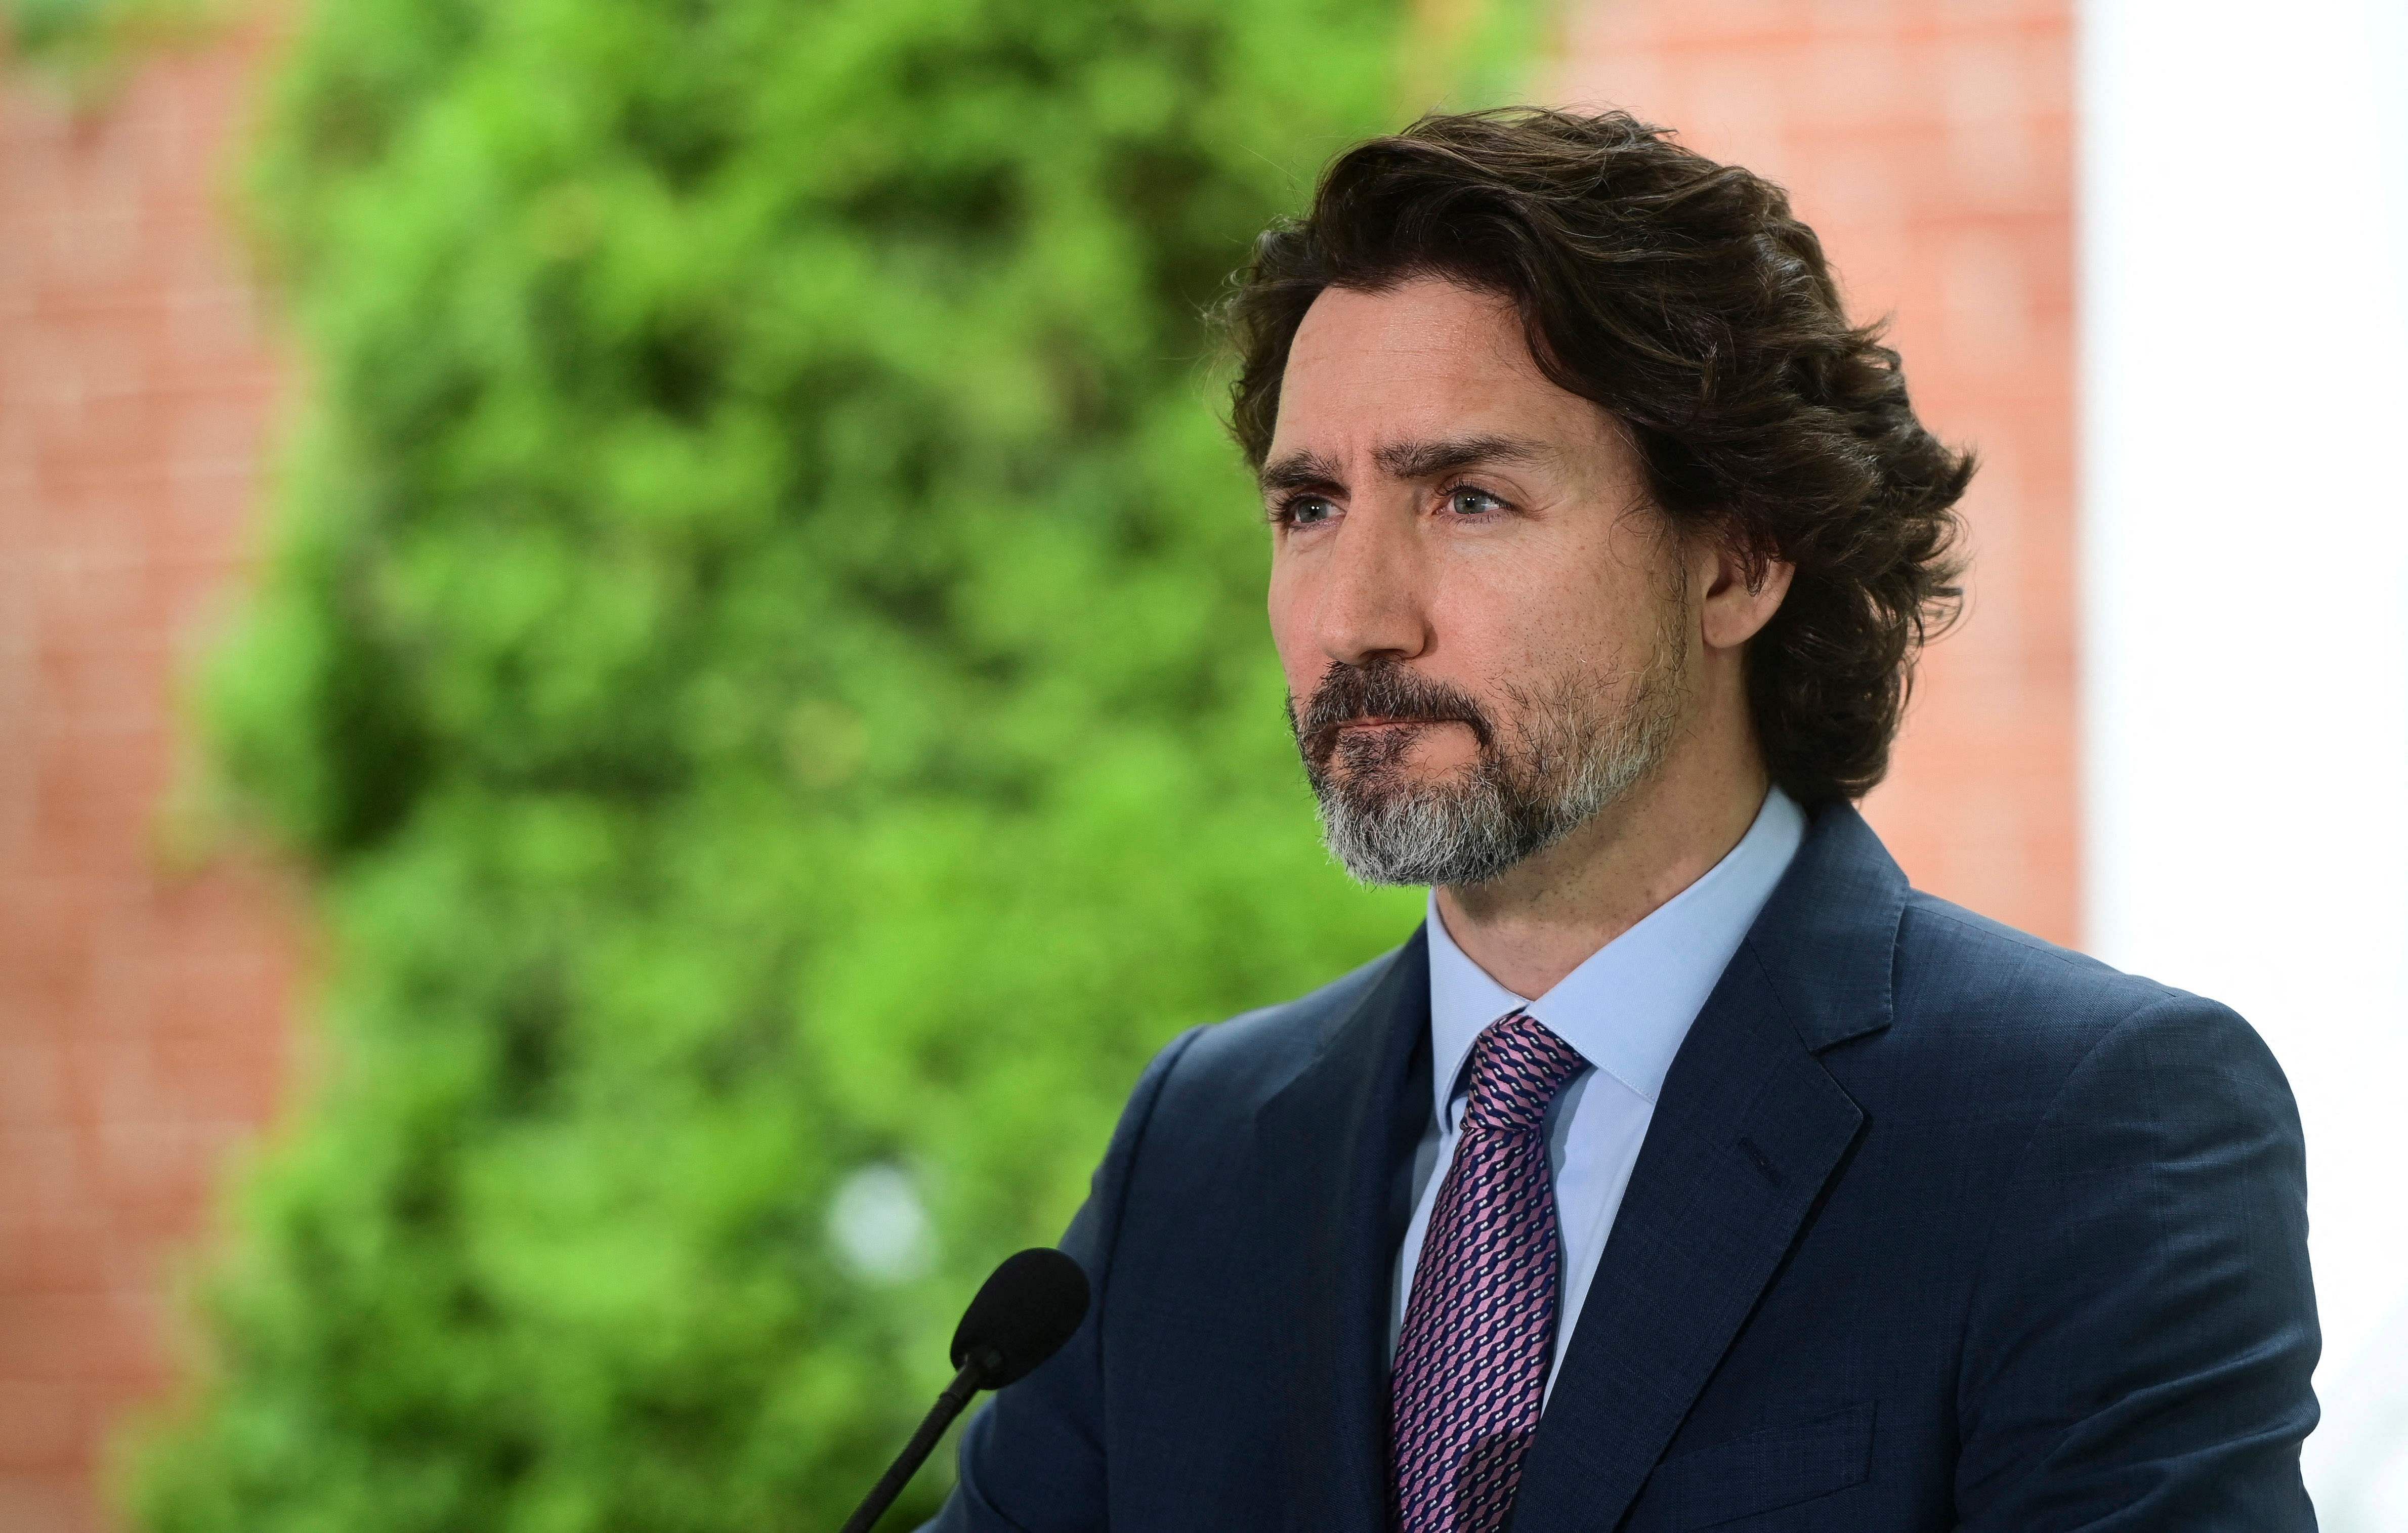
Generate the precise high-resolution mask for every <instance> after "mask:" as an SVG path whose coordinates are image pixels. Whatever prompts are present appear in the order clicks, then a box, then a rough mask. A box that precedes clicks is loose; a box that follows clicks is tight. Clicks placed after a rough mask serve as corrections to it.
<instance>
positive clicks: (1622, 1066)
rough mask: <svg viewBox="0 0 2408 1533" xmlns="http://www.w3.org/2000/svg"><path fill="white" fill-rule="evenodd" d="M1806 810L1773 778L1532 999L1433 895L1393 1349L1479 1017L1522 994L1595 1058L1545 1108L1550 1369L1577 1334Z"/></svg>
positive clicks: (1483, 1021) (1448, 1159)
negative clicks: (1422, 1098)
mask: <svg viewBox="0 0 2408 1533" xmlns="http://www.w3.org/2000/svg"><path fill="white" fill-rule="evenodd" d="M1805 834H1806V816H1805V813H1804V812H1803V811H1802V810H1800V809H1799V807H1798V805H1797V804H1796V803H1795V802H1794V801H1793V800H1791V798H1790V797H1789V795H1786V794H1785V793H1783V792H1782V791H1781V790H1780V789H1779V788H1774V789H1773V790H1771V792H1770V793H1768V794H1767V795H1765V799H1764V807H1763V808H1762V809H1758V810H1757V811H1756V822H1755V824H1751V825H1750V826H1749V827H1748V831H1747V834H1746V835H1745V836H1743V837H1742V838H1740V842H1739V844H1738V845H1737V846H1735V847H1733V848H1731V849H1730V851H1729V852H1727V853H1726V854H1725V855H1724V857H1723V860H1722V861H1720V862H1718V863H1716V864H1714V866H1713V867H1711V868H1708V869H1707V870H1706V872H1705V874H1704V875H1703V876H1702V877H1700V878H1699V880H1698V881H1697V882H1695V883H1692V884H1690V885H1689V886H1688V887H1687V888H1686V889H1684V890H1682V891H1681V892H1680V893H1679V894H1677V895H1673V896H1672V897H1671V898H1670V899H1669V900H1666V901H1665V902H1664V903H1663V904H1662V905H1660V906H1658V907H1656V910H1653V911H1651V912H1650V913H1649V914H1648V916H1647V918H1646V919H1645V920H1643V921H1641V922H1640V923H1639V924H1637V925H1635V926H1632V927H1631V928H1630V929H1629V930H1628V931H1626V932H1624V933H1623V934H1622V935H1621V936H1619V937H1617V938H1614V939H1613V941H1611V942H1608V943H1607V944H1606V945H1605V946H1603V947H1601V948H1599V949H1598V950H1597V951H1596V952H1595V953H1591V954H1589V955H1588V957H1587V958H1585V959H1584V960H1583V961H1582V963H1581V965H1580V967H1578V968H1575V969H1573V970H1572V971H1571V972H1570V974H1567V975H1565V976H1564V977H1563V979H1562V980H1561V981H1558V982H1557V983H1556V985H1555V988H1554V989H1552V990H1550V991H1548V992H1547V993H1546V994H1545V995H1543V996H1539V997H1538V998H1537V999H1535V1000H1529V999H1526V998H1525V997H1523V996H1516V995H1515V994H1513V993H1512V991H1510V990H1508V989H1506V988H1505V987H1504V986H1503V985H1501V984H1498V982H1497V981H1495V980H1493V979H1490V978H1489V977H1488V974H1487V971H1485V970H1484V969H1483V968H1482V967H1480V966H1479V965H1478V964H1475V963H1473V962H1472V961H1471V960H1470V959H1469V957H1467V956H1465V954H1464V952H1463V950H1462V949H1461V948H1458V947H1456V946H1455V938H1453V937H1451V936H1449V935H1448V934H1447V929H1446V922H1445V921H1444V920H1443V919H1441V917H1440V915H1439V910H1438V895H1437V893H1436V891H1432V892H1431V895H1430V901H1429V915H1428V918H1427V919H1428V924H1429V970H1430V1060H1431V1063H1432V1065H1433V1068H1432V1070H1431V1072H1430V1080H1431V1085H1432V1088H1433V1090H1432V1095H1433V1096H1434V1098H1435V1100H1433V1102H1432V1103H1431V1115H1430V1121H1429V1124H1428V1126H1427V1127H1426V1128H1425V1129H1424V1130H1423V1131H1422V1139H1421V1144H1420V1147H1419V1148H1418V1150H1417V1151H1416V1152H1415V1153H1414V1157H1413V1217H1412V1223H1411V1224H1410V1225H1406V1227H1405V1239H1404V1244H1403V1245H1402V1246H1401V1247H1399V1248H1398V1253H1397V1270H1396V1279H1395V1289H1396V1293H1395V1304H1394V1306H1393V1308H1392V1309H1391V1311H1390V1313H1389V1327H1388V1349H1389V1354H1390V1355H1391V1356H1393V1355H1394V1354H1395V1352H1396V1340H1397V1334H1398V1331H1399V1330H1400V1329H1401V1328H1402V1327H1403V1325H1404V1319H1405V1303H1406V1301H1407V1299H1408V1298H1410V1297H1411V1296H1412V1274H1413V1268H1414V1266H1415V1264H1416V1263H1418V1262H1419V1261H1420V1260H1421V1252H1422V1242H1423V1240H1424V1239H1425V1238H1426V1236H1427V1234H1428V1230H1429V1217H1430V1206H1431V1205H1432V1204H1434V1203H1435V1202H1437V1201H1438V1190H1439V1186H1440V1183H1441V1182H1443V1181H1444V1180H1445V1175H1444V1173H1445V1169H1446V1168H1447V1167H1448V1166H1449V1165H1451V1164H1453V1162H1454V1159H1455V1141H1456V1140H1457V1139H1458V1138H1459V1137H1460V1125H1461V1120H1462V1115H1463V1105H1464V1099H1465V1096H1466V1093H1467V1092H1468V1091H1469V1079H1468V1077H1467V1075H1466V1072H1465V1069H1464V1067H1465V1066H1466V1065H1467V1064H1468V1063H1469V1060H1470V1056H1471V1045H1472V1041H1473V1040H1474V1039H1477V1038H1479V1036H1480V1034H1481V1031H1482V1029H1484V1028H1485V1027H1486V1026H1487V1025H1488V1024H1490V1023H1492V1022H1495V1021H1496V1020H1497V1019H1498V1018H1499V1017H1501V1016H1503V1015H1505V1014H1506V1013H1507V1012H1509V1011H1512V1010H1514V1009H1516V1008H1517V1007H1518V1008H1520V1009H1521V1010H1526V1011H1527V1012H1529V1013H1530V1015H1532V1016H1534V1017H1536V1018H1538V1019H1539V1020H1540V1021H1541V1022H1542V1023H1544V1024H1547V1026H1548V1027H1549V1028H1551V1029H1553V1030H1554V1032H1555V1036H1556V1037H1558V1038H1560V1039H1563V1040H1564V1041H1565V1042H1567V1043H1569V1044H1570V1045H1571V1046H1572V1047H1573V1048H1575V1049H1577V1050H1579V1051H1580V1053H1581V1057H1582V1058H1584V1059H1585V1060H1587V1061H1588V1062H1589V1068H1587V1069H1584V1070H1582V1071H1581V1072H1580V1073H1579V1074H1578V1075H1575V1076H1574V1077H1572V1079H1571V1082H1570V1084H1569V1085H1567V1086H1566V1087H1565V1088H1564V1090H1563V1095H1562V1096H1558V1097H1556V1098H1555V1108H1554V1110H1552V1111H1551V1112H1550V1113H1549V1114H1548V1117H1547V1154H1548V1160H1549V1163H1550V1165H1551V1166H1552V1167H1553V1168H1554V1173H1555V1212H1556V1215H1557V1218H1558V1222H1559V1224H1560V1226H1561V1229H1562V1237H1563V1255H1564V1271H1563V1288H1562V1306H1561V1309H1560V1310H1559V1311H1558V1313H1557V1317H1556V1323H1555V1361H1554V1362H1553V1363H1552V1364H1550V1365H1549V1367H1548V1369H1547V1390H1548V1393H1549V1394H1551V1395H1552V1394H1553V1393H1554V1391H1555V1370H1556V1369H1557V1368H1561V1367H1562V1366H1563V1360H1564V1349H1565V1348H1566V1347H1567V1346H1569V1345H1570V1343H1571V1338H1572V1326H1573V1325H1574V1323H1575V1322H1577V1321H1578V1320H1579V1319H1580V1312H1581V1302H1582V1300H1584V1299H1585V1298H1586V1297H1588V1285H1589V1280H1590V1278H1592V1277H1593V1276H1595V1274H1596V1271H1597V1261H1598V1256H1599V1255H1600V1254H1603V1252H1604V1250H1605V1239H1606V1236H1607V1234H1608V1232H1610V1231H1611V1230H1612V1229H1613V1215H1614V1212H1615V1211H1616V1210H1618V1209H1620V1208H1621V1207H1622V1191H1623V1188H1624V1187H1626V1186H1627V1185H1628V1184H1629V1182H1630V1168H1631V1166H1632V1165H1633V1164H1634V1163H1635V1162H1636V1161H1637V1160H1638V1158H1639V1144H1640V1141H1641V1139H1645V1138H1646V1136H1647V1125H1648V1122H1649V1120H1650V1119H1652V1118H1653V1117H1654V1116H1655V1114H1656V1093H1657V1092H1658V1091H1660V1090H1661V1089H1662V1088H1663V1084H1664V1072H1665V1071H1667V1070H1669V1069H1670V1068H1671V1066H1672V1055H1673V1054H1674V1053H1678V1052H1679V1050H1680V1047H1681V1040H1682V1039H1684V1038H1686V1037H1687V1036H1688V1032H1689V1024H1690V1023H1691V1022H1692V1021H1694V1020H1695V1019H1696V1017H1697V1014H1698V1010H1699V1008H1700V1007H1702V1006H1704V1005H1705V1003H1706V996H1708V995H1709V994H1710V993H1711V992H1712V991H1713V988H1714V983H1715V981H1718V980H1720V979H1721V978H1722V973H1723V969H1724V968H1725V967H1727V966H1728V965H1729V963H1730V961H1731V957H1732V955H1733V954H1735V953H1738V952H1739V945H1740V940H1741V938H1744V937H1745V936H1746V935H1747V929H1748V927H1749V926H1751V925H1753V924H1755V923H1756V912H1757V911H1758V910H1761V909H1763V907H1764V902H1765V900H1766V899H1767V898H1769V897H1770V895H1771V894H1772V886H1773V885H1774V884H1776V883H1779V882H1780V881H1781V875H1782V874H1783V873H1784V872H1785V871H1787V869H1788V867H1789V859H1790V858H1791V857H1792V856H1793V855H1795V854H1796V852H1797V851H1798V844H1799V841H1800V840H1802V839H1803V838H1805Z"/></svg>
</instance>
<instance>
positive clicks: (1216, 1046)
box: [1166, 949, 1398, 1104]
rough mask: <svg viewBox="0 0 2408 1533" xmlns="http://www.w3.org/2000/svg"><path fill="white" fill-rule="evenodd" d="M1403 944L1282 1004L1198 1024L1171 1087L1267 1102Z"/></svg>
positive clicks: (1235, 1100) (1318, 1046) (1215, 1097)
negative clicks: (1219, 1020) (1224, 1019)
mask: <svg viewBox="0 0 2408 1533" xmlns="http://www.w3.org/2000/svg"><path fill="white" fill-rule="evenodd" d="M1397 953H1398V950H1397V949H1390V950H1389V951H1388V952H1386V953H1382V954H1381V955H1380V956H1379V957H1377V958H1374V959H1372V960H1371V961H1370V962H1369V963H1368V964H1365V965H1363V966H1362V967H1359V968H1356V969H1354V970H1352V971H1350V972H1348V973H1346V974H1342V975H1340V976H1339V977H1338V978H1337V979H1335V980H1332V981H1329V982H1328V983H1327V984H1325V985H1323V986H1321V987H1320V988H1319V989H1317V990H1314V991H1312V992H1311V993H1309V994H1307V995H1303V996H1297V998H1296V999H1294V1000H1290V1001H1283V1002H1281V1003H1280V1004H1278V1005H1276V1006H1265V1007H1259V1008H1257V1009H1255V1010H1252V1011H1241V1012H1240V1013H1239V1014H1238V1015H1236V1016H1234V1017H1231V1018H1229V1019H1228V1020H1227V1021H1226V1022H1218V1023H1214V1024H1211V1025H1209V1026H1206V1027H1201V1028H1198V1029H1197V1031H1196V1034H1195V1036H1194V1038H1193V1039H1192V1040H1191V1041H1190V1042H1189V1043H1188V1046H1187V1048H1186V1049H1185V1051H1184V1052H1183V1053H1182V1054H1181V1055H1180V1058H1179V1063H1178V1067H1177V1069H1176V1071H1175V1072H1174V1077H1173V1080H1172V1081H1171V1082H1166V1089H1176V1090H1177V1091H1178V1093H1179V1094H1180V1095H1181V1096H1188V1097H1191V1098H1192V1097H1193V1096H1195V1095H1196V1094H1197V1093H1199V1092H1200V1093H1201V1094H1203V1095H1204V1096H1209V1097H1210V1098H1211V1099H1213V1100H1215V1101H1218V1102H1222V1103H1229V1104H1235V1103H1240V1102H1259V1101H1261V1100H1263V1099H1265V1098H1268V1097H1269V1096H1271V1095H1273V1094H1274V1093H1276V1092H1277V1091H1278V1090H1279V1088H1280V1087H1282V1086H1283V1085H1285V1084H1286V1083H1287V1082H1289V1081H1290V1080H1292V1079H1294V1078H1295V1076H1296V1073H1297V1071H1298V1070H1300V1069H1302V1068H1303V1067H1305V1066H1306V1065H1308V1064H1310V1063H1312V1059H1313V1058H1314V1056H1315V1055H1317V1054H1318V1053H1320V1052H1321V1048H1322V1045H1323V1043H1324V1042H1325V1041H1326V1039H1327V1037H1328V1035H1329V1033H1330V1031H1331V1029H1333V1028H1334V1027H1336V1026H1337V1025H1338V1024H1340V1023H1341V1022H1343V1021H1345V1020H1346V1018H1347V1017H1348V1016H1349V1015H1351V1014H1352V1013H1353V1012H1354V1010H1355V1007H1356V1005H1357V1004H1359V1003H1360V1002H1361V1001H1362V999H1363V997H1364V996H1365V995H1366V994H1367V993H1368V992H1369V990H1370V988H1371V986H1372V985H1374V984H1375V983H1377V982H1378V981H1379V978H1380V975H1381V974H1382V973H1383V971H1384V970H1385V969H1386V967H1387V966H1388V965H1389V964H1390V963H1391V962H1393V961H1394V960H1395V959H1396V957H1397Z"/></svg>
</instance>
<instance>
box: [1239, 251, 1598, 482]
mask: <svg viewBox="0 0 2408 1533" xmlns="http://www.w3.org/2000/svg"><path fill="white" fill-rule="evenodd" d="M1603 429H1604V421H1603V414H1602V412H1601V411H1600V410H1598V408H1597V407H1596V406H1595V405H1593V404H1591V403H1590V402H1589V401H1587V400H1585V399H1583V398H1581V397H1580V396H1579V395H1577V394H1572V393H1570V392H1569V391H1568V390H1565V389H1563V388H1560V387H1558V386H1557V385H1556V384H1555V382H1554V381H1553V380H1550V379H1548V377H1547V376H1546V375H1545V374H1544V373H1542V372H1541V371H1540V370H1539V365H1538V363H1537V362H1536V361H1535V360H1534V359H1533V358H1532V357H1531V355H1530V350H1529V346H1528V344H1527V342H1526V341H1525V340H1524V338H1523V335H1522V322H1521V319H1520V317H1519V316H1518V315H1517V314H1516V313H1515V312H1514V309H1513V306H1512V302H1511V301H1509V300H1507V299H1504V298H1500V297H1498V296H1497V295H1495V294H1486V293H1476V292H1473V291H1471V290H1470V289H1468V288H1464V287H1460V286H1457V285H1456V284H1455V283H1453V282H1449V281H1446V280H1443V279H1439V278H1418V279H1414V280H1412V281H1409V282H1404V283H1400V284H1398V286H1396V287H1394V288H1391V289H1389V290H1388V291H1386V292H1383V293H1358V292H1355V291H1354V290H1351V289H1347V288H1327V289H1325V290H1323V292H1322V294H1320V296H1318V297H1316V298H1315V299H1314V300H1313V301H1312V308H1309V309H1307V310H1306V311H1305V316H1304V321H1303V322H1302V323H1301V324H1299V325H1298V326H1297V332H1296V338H1295V341H1294V342H1293V344H1292V345H1291V346H1290V347H1289V350H1288V359H1287V368H1286V370H1285V372H1284V373H1283V374H1282V376H1281V380H1280V401H1279V419H1278V423H1277V424H1276V425H1275V427H1274V428H1273V430H1272V433H1271V452H1272V453H1273V454H1274V455H1277V454H1279V453H1283V452H1291V451H1316V452H1327V453H1347V452H1362V451H1369V450H1371V449H1372V448H1374V447H1376V446H1377V445H1378V444H1379V443H1380V442H1381V441H1385V440H1395V439H1398V438H1408V437H1432V436H1441V435H1444V436H1459V435H1464V434H1467V433H1480V432H1496V433H1499V434H1503V433H1508V432H1510V433H1512V434H1514V435H1517V436H1524V437H1528V436H1539V437H1551V438H1555V439H1557V440H1562V441H1566V442H1571V441H1594V440H1595V439H1596V438H1597V437H1599V436H1600V435H1602V433H1603Z"/></svg>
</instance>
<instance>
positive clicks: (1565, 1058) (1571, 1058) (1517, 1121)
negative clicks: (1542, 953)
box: [1463, 1011, 1588, 1129]
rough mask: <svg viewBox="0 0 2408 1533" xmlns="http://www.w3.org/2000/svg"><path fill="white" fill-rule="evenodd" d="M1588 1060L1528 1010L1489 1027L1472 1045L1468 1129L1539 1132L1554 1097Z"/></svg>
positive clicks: (1465, 1118) (1466, 1109) (1465, 1119)
mask: <svg viewBox="0 0 2408 1533" xmlns="http://www.w3.org/2000/svg"><path fill="white" fill-rule="evenodd" d="M1587 1064H1588V1061H1587V1060H1585V1059H1584V1058H1582V1057H1581V1053H1580V1051H1579V1050H1578V1049H1575V1048H1573V1047H1572V1046H1571V1045H1570V1044H1569V1043H1567V1042H1565V1041H1564V1040H1563V1039H1559V1038H1557V1037H1556V1036H1555V1034H1554V1033H1552V1032H1550V1031H1549V1030H1548V1028H1547V1024H1545V1023H1543V1022H1541V1021H1540V1020H1539V1019H1538V1018H1536V1017H1534V1016H1532V1015H1530V1014H1529V1013H1528V1012H1527V1011H1509V1012H1507V1013H1506V1014H1505V1015H1503V1016H1501V1017H1499V1018H1498V1019H1497V1020H1496V1021H1495V1022H1492V1023H1490V1024H1488V1025H1487V1027H1486V1028H1485V1029H1484V1030H1483V1031H1482V1033H1481V1035H1480V1037H1479V1039H1477V1040H1476V1041H1474V1042H1473V1044H1472V1045H1471V1094H1470V1100H1469V1102H1468V1103H1467V1104H1466V1105H1465V1107H1464V1110H1463V1123H1464V1126H1465V1127H1466V1128H1470V1127H1474V1126H1477V1127H1481V1128H1506V1129H1512V1128H1522V1129H1536V1128H1537V1127H1538V1126H1539V1125H1541V1123H1543V1122H1545V1121H1546V1116H1547V1109H1548V1108H1549V1107H1551V1106H1553V1105H1554V1103H1555V1094H1556V1093H1557V1092H1559V1091H1561V1090H1563V1089H1564V1085H1565V1083H1566V1082H1569V1081H1570V1080H1571V1078H1572V1077H1573V1076H1575V1075H1578V1074H1579V1073H1580V1072H1581V1070H1582V1068H1583V1067H1584V1066H1586V1065H1587Z"/></svg>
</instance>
